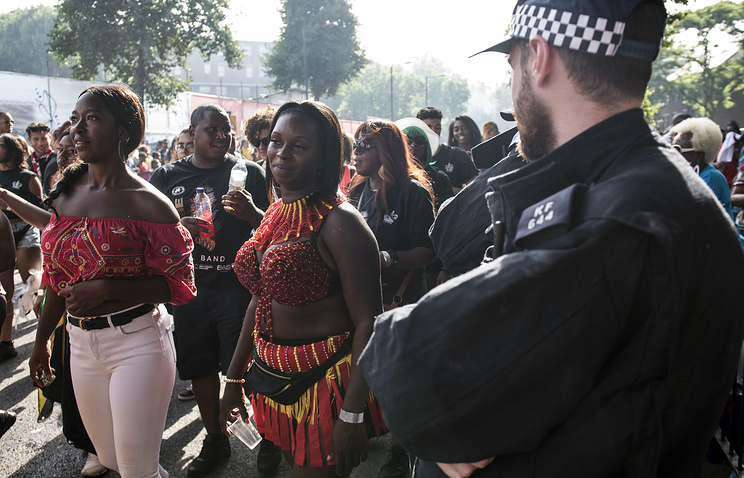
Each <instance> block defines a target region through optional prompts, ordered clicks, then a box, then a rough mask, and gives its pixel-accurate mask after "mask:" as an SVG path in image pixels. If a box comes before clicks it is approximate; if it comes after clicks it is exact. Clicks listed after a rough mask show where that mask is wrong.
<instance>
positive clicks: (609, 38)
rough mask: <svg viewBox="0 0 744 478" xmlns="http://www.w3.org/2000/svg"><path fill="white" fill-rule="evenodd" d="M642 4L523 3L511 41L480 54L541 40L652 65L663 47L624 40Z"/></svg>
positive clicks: (633, 0) (614, 0)
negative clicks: (516, 41)
mask: <svg viewBox="0 0 744 478" xmlns="http://www.w3.org/2000/svg"><path fill="white" fill-rule="evenodd" d="M641 1H642V0H606V1H599V2H597V1H596V0H594V1H592V0H520V1H519V3H518V4H517V6H516V7H515V8H514V13H513V14H512V20H511V25H510V26H509V38H507V39H506V40H504V41H502V42H500V43H498V44H496V45H494V46H492V47H491V48H488V49H486V50H483V51H482V52H480V53H483V52H486V51H497V52H501V53H509V51H510V49H511V40H512V38H523V39H525V40H529V39H530V38H534V37H536V36H541V37H543V38H544V39H545V40H546V41H547V42H548V43H549V44H551V45H553V46H555V47H557V48H567V49H570V50H574V51H579V52H583V53H590V54H594V55H601V56H624V57H629V58H637V59H642V60H649V61H653V60H654V59H655V58H656V55H657V54H658V52H659V46H660V45H652V44H648V43H642V42H638V41H634V40H629V39H627V38H624V37H623V34H624V32H625V23H626V20H627V18H628V17H629V16H630V13H631V12H632V10H633V8H635V6H636V5H637V4H638V3H640V2H641ZM562 7H563V8H562ZM476 54H477V53H476ZM473 56H474V55H473Z"/></svg>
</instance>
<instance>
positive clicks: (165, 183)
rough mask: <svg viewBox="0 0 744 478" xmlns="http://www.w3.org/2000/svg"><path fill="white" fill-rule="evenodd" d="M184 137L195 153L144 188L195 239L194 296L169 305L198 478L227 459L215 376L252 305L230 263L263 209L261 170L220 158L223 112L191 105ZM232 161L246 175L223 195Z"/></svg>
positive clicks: (226, 126) (226, 124)
mask: <svg viewBox="0 0 744 478" xmlns="http://www.w3.org/2000/svg"><path fill="white" fill-rule="evenodd" d="M189 133H190V135H191V137H192V138H193V141H194V154H193V155H192V156H187V157H186V158H184V159H181V160H179V161H176V162H174V163H170V164H166V165H164V166H163V167H161V168H159V169H158V170H157V171H155V172H154V173H153V175H152V178H151V180H150V182H151V183H152V184H153V185H154V186H155V187H157V188H158V189H159V190H160V191H162V192H163V193H164V194H165V195H166V196H168V198H169V199H170V200H171V201H172V202H173V204H174V205H175V206H176V209H177V210H178V213H179V215H180V216H181V223H182V224H183V225H184V226H185V227H186V228H187V229H188V230H189V232H190V233H191V236H192V238H193V239H194V252H193V258H194V271H195V280H196V287H197V296H196V298H194V299H193V300H192V301H191V302H190V303H188V304H186V305H182V306H174V307H173V317H174V321H175V339H176V356H177V366H178V373H179V376H180V377H181V379H182V380H188V379H191V381H192V386H193V389H194V394H195V395H196V401H197V404H198V405H199V411H200V413H201V417H202V421H203V422H204V427H205V428H206V429H207V437H206V438H205V440H204V445H203V447H202V451H201V453H200V454H199V456H198V457H197V458H196V459H194V461H192V462H191V464H190V465H189V468H188V476H190V477H200V476H204V475H206V474H208V473H209V472H210V471H211V470H212V469H213V468H214V467H215V466H217V465H218V464H219V463H220V462H221V461H223V460H225V459H227V457H229V456H230V442H229V441H228V440H227V437H226V436H225V435H223V434H222V432H221V430H220V426H219V422H218V416H219V392H220V382H219V372H220V371H221V372H222V373H223V375H224V374H225V373H226V372H227V367H228V366H229V365H230V360H231V359H232V355H233V352H234V351H235V346H236V344H237V340H238V336H239V335H240V329H241V327H242V323H243V317H244V316H245V311H246V309H247V308H248V304H249V302H250V300H251V294H250V293H249V292H248V291H247V290H245V288H244V287H243V286H242V285H240V283H239V282H238V278H237V276H236V275H235V273H234V272H233V270H232V264H233V262H234V261H235V254H236V253H237V251H238V249H240V247H241V246H242V245H243V243H244V242H245V241H246V240H248V238H249V237H250V236H251V233H252V231H253V230H254V229H255V228H257V227H258V225H259V224H260V223H261V219H262V218H263V211H265V210H266V208H267V207H268V205H269V204H268V198H267V194H266V182H265V175H264V171H263V169H261V168H260V167H259V166H258V165H256V164H255V163H251V162H250V161H243V160H240V159H238V158H236V157H235V156H233V155H230V154H228V153H227V149H228V147H229V145H230V120H229V117H228V115H227V112H226V111H225V110H224V109H223V108H222V107H220V106H217V105H209V104H207V105H201V106H199V107H197V108H196V109H195V110H194V111H193V113H192V114H191V126H190V127H189ZM238 161H243V162H244V164H245V166H246V168H247V169H248V176H247V178H246V181H245V188H244V189H243V190H239V191H234V192H231V193H229V194H227V190H228V182H229V179H230V172H231V170H232V168H233V166H234V165H235V164H236V163H237V162H238ZM197 187H203V188H204V190H205V192H206V193H207V195H208V196H209V199H210V202H211V205H212V218H213V223H214V234H213V235H212V236H211V237H205V236H206V234H205V233H208V232H209V229H208V228H207V227H206V224H207V223H206V221H204V220H203V219H198V218H196V217H194V212H195V209H194V197H195V195H196V188H197Z"/></svg>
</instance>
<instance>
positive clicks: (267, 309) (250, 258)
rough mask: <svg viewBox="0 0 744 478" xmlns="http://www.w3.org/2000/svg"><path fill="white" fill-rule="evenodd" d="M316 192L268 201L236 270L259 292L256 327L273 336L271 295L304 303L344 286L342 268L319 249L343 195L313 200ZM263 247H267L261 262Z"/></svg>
mask: <svg viewBox="0 0 744 478" xmlns="http://www.w3.org/2000/svg"><path fill="white" fill-rule="evenodd" d="M311 197H312V193H311V194H310V195H308V196H305V197H304V198H302V199H299V200H297V201H294V202H291V203H283V202H282V201H281V200H279V201H276V202H275V203H274V204H272V205H271V206H269V209H268V210H267V211H266V215H265V216H264V219H263V221H261V225H260V226H259V227H258V230H256V234H254V236H253V237H252V238H250V239H249V240H248V241H246V242H245V244H243V246H242V247H241V248H240V250H239V251H238V254H237V256H236V258H235V264H234V265H233V270H234V271H235V274H236V275H237V276H238V280H240V283H241V284H243V287H245V288H246V289H248V290H249V291H250V292H251V294H253V295H256V296H258V297H259V299H258V305H257V308H256V328H257V330H260V331H261V332H262V333H266V334H268V335H269V337H273V327H272V321H271V300H272V299H276V300H277V302H280V303H282V304H286V305H300V304H307V303H310V302H316V301H318V300H322V299H324V298H326V297H327V296H328V295H329V293H332V292H334V291H335V290H340V281H339V277H338V273H337V272H336V271H333V270H332V269H330V268H329V267H328V265H327V264H326V263H325V261H324V260H323V258H322V257H321V256H320V253H319V252H318V249H317V244H316V238H317V235H318V233H319V232H320V228H321V227H322V225H323V220H324V219H325V217H326V216H328V213H330V212H331V210H332V209H333V208H334V207H336V206H338V205H339V204H341V203H342V202H343V201H344V200H343V199H342V198H341V197H338V196H334V197H329V198H326V199H322V200H319V201H315V202H313V203H311V204H309V205H308V202H309V199H310V198H311ZM258 251H263V257H262V259H261V262H260V263H259V262H258V255H257V252H258Z"/></svg>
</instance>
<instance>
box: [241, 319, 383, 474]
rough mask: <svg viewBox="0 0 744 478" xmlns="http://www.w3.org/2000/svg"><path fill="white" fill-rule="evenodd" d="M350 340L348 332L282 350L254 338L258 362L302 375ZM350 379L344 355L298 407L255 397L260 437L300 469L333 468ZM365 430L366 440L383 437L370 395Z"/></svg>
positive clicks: (348, 362)
mask: <svg viewBox="0 0 744 478" xmlns="http://www.w3.org/2000/svg"><path fill="white" fill-rule="evenodd" d="M348 337H349V333H348V332H347V333H345V334H342V335H336V336H333V337H328V338H327V339H326V340H322V341H319V342H314V343H311V344H303V345H282V344H281V343H277V341H276V340H275V341H274V342H268V341H266V340H265V338H264V337H262V336H261V334H258V333H254V340H255V344H256V353H257V354H258V356H259V358H260V359H261V360H263V361H264V362H265V363H266V364H268V365H269V366H271V367H273V368H275V369H277V370H281V371H283V372H304V371H306V370H309V369H310V368H312V367H314V366H317V365H319V364H321V363H323V362H324V360H326V359H327V358H328V357H330V356H332V355H333V354H334V352H335V351H336V350H337V349H338V347H340V345H341V344H342V343H343V342H344V341H345V340H347V339H348ZM278 342H281V341H278ZM350 373H351V353H348V354H346V355H345V356H344V357H343V358H341V359H340V360H339V361H338V362H336V364H335V365H333V366H332V367H331V368H329V369H328V371H327V372H326V375H325V377H324V378H321V379H320V380H319V381H318V382H317V383H316V384H314V385H313V386H312V387H310V388H309V389H308V390H307V391H306V392H305V394H304V395H302V397H300V399H299V400H298V401H297V403H294V404H292V405H282V404H279V403H277V402H275V401H273V400H271V399H270V398H266V397H264V396H263V395H260V394H257V393H254V394H253V413H254V414H255V420H256V425H257V427H258V431H259V432H261V433H263V434H264V435H265V437H266V438H267V439H268V440H271V441H272V442H274V443H275V444H277V445H279V446H281V447H282V449H283V450H290V451H291V453H292V455H293V456H294V460H295V462H296V463H297V464H298V465H300V466H311V467H322V466H329V465H334V464H335V462H334V461H333V460H331V461H328V459H327V457H328V452H329V451H330V448H329V447H330V444H331V434H332V433H333V427H334V425H335V423H336V420H338V414H339V412H340V410H341V407H342V405H343V403H344V395H345V394H346V386H347V384H348V381H349V375H350ZM364 426H365V427H366V429H367V436H368V437H373V436H380V435H382V434H384V433H386V432H387V428H386V427H385V422H384V421H383V419H382V411H381V410H380V405H379V404H378V403H377V401H376V400H375V397H374V395H373V394H372V391H370V392H369V396H368V398H367V404H366V406H365V407H364ZM308 453H309V455H310V456H307V454H308Z"/></svg>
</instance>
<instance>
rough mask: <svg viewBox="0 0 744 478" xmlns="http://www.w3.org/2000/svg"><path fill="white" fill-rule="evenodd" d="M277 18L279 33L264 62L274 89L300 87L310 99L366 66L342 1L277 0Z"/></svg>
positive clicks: (328, 91)
mask: <svg viewBox="0 0 744 478" xmlns="http://www.w3.org/2000/svg"><path fill="white" fill-rule="evenodd" d="M281 15H282V22H283V23H284V26H283V27H282V31H281V35H280V37H279V40H277V41H276V42H275V43H274V47H273V49H272V51H271V53H269V54H268V55H267V56H266V57H265V58H264V65H265V68H266V72H267V74H268V75H269V76H271V77H272V78H274V87H275V88H277V89H279V90H285V91H286V90H289V89H290V88H292V86H293V85H303V87H304V86H307V89H308V90H309V92H310V94H311V95H312V97H313V98H314V99H316V100H318V99H320V98H321V97H325V96H333V95H335V94H336V92H337V91H338V88H339V86H340V85H341V84H343V83H345V82H347V81H349V80H350V79H352V78H353V77H355V76H356V75H357V74H358V73H359V71H360V70H361V69H362V68H363V67H364V65H365V64H366V63H367V60H366V58H365V56H364V52H363V51H362V49H361V47H360V45H359V41H358V40H357V37H356V27H357V23H358V22H357V19H356V17H355V16H354V15H353V14H352V13H351V7H350V5H349V3H348V2H347V1H346V0H282V9H281ZM303 45H304V48H303ZM306 71H307V75H305V72H306ZM306 76H307V84H306V81H305V80H306Z"/></svg>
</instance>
